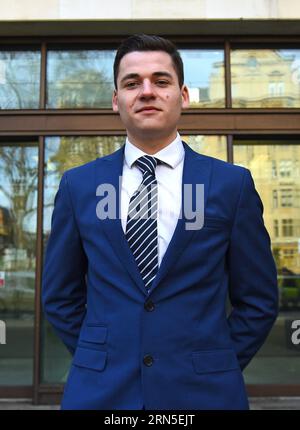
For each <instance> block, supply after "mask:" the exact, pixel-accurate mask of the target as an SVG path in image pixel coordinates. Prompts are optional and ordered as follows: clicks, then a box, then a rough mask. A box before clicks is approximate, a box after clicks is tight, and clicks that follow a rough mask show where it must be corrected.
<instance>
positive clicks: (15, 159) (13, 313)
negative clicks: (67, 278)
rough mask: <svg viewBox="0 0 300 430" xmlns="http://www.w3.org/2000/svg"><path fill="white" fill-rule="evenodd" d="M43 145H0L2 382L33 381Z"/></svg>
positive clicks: (0, 383)
mask: <svg viewBox="0 0 300 430" xmlns="http://www.w3.org/2000/svg"><path fill="white" fill-rule="evenodd" d="M37 173H38V148H37V146H36V144H35V143H32V144H31V143H21V142H20V143H14V144H1V146H0V319H1V320H3V321H4V322H5V324H6V329H7V333H6V344H5V345H1V346H0V385H32V377H33V337H34V296H35V288H34V286H35V257H36V255H35V252H36V251H35V250H36V217H37Z"/></svg>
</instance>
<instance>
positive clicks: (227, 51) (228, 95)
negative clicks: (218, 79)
mask: <svg viewBox="0 0 300 430" xmlns="http://www.w3.org/2000/svg"><path fill="white" fill-rule="evenodd" d="M224 60H225V99H226V100H225V106H226V108H231V107H232V96H231V70H230V42H229V41H228V40H226V41H225V58H224Z"/></svg>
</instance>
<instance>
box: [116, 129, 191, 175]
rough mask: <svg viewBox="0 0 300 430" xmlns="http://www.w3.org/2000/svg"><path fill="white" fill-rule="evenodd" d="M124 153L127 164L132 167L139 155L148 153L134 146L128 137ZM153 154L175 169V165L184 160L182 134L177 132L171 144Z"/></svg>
mask: <svg viewBox="0 0 300 430" xmlns="http://www.w3.org/2000/svg"><path fill="white" fill-rule="evenodd" d="M124 155H125V162H126V164H127V166H128V167H129V168H131V167H132V165H133V164H134V163H135V162H136V160H137V159H138V158H139V157H142V156H143V155H147V154H146V153H145V152H143V151H142V150H141V149H139V148H137V147H136V146H134V145H133V144H132V143H131V142H130V141H129V139H128V137H127V138H126V143H125V153H124ZM152 155H153V157H155V158H158V159H159V160H160V161H162V162H163V163H166V164H168V165H169V166H170V167H171V168H172V169H175V167H176V166H177V165H178V164H179V163H180V162H181V161H182V159H183V157H184V147H183V144H182V141H181V137H180V134H179V133H177V136H176V138H175V139H174V140H173V141H172V142H171V143H169V145H167V146H166V147H165V148H163V149H161V150H160V151H158V152H156V153H155V154H152Z"/></svg>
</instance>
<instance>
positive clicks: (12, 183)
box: [0, 146, 37, 270]
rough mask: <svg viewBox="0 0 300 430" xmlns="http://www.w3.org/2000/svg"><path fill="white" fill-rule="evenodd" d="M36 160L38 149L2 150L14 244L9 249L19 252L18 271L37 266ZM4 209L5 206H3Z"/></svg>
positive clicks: (1, 189)
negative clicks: (35, 216) (35, 264)
mask: <svg viewBox="0 0 300 430" xmlns="http://www.w3.org/2000/svg"><path fill="white" fill-rule="evenodd" d="M34 156H35V157H37V148H36V147H32V148H29V147H28V146H27V147H24V146H23V147H22V146H9V147H2V148H0V170H1V182H0V195H1V194H2V199H3V196H4V199H3V200H6V202H7V201H8V204H7V203H6V205H7V206H8V207H7V209H8V211H9V226H8V231H9V238H10V243H9V244H7V245H8V248H12V249H14V250H15V251H16V250H19V253H17V252H15V263H14V264H15V267H14V270H19V269H31V268H32V266H33V264H34V255H35V234H36V233H35V220H34V221H33V222H34V225H30V222H31V221H32V216H33V215H34V214H36V210H37V208H36V204H37V197H36V192H37V158H35V157H34ZM1 206H4V205H3V204H2V203H1ZM24 251H25V254H26V255H24ZM22 252H23V256H22V255H21V254H22ZM24 257H25V258H24ZM18 260H19V261H18ZM21 261H22V262H21ZM16 266H17V267H16Z"/></svg>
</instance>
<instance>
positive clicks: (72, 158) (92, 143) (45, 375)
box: [41, 136, 125, 383]
mask: <svg viewBox="0 0 300 430" xmlns="http://www.w3.org/2000/svg"><path fill="white" fill-rule="evenodd" d="M124 142H125V138H124V137H122V136H119V137H115V136H101V137H99V136H96V137H93V136H89V137H47V138H46V145H45V181H44V227H43V228H44V248H45V247H46V243H47V240H48V237H49V234H50V229H51V216H52V212H53V204H54V197H55V194H56V192H57V190H58V185H59V181H60V179H61V176H62V174H63V173H64V172H65V171H66V170H68V169H70V168H72V167H75V166H79V165H81V164H84V163H87V162H89V161H91V160H94V159H95V158H97V157H102V156H104V155H107V154H110V153H112V152H115V151H116V150H117V149H119V148H120V147H121V146H122V145H123V144H124ZM44 254H45V253H44ZM42 332H43V342H42V345H43V346H42V348H43V349H42V375H41V379H42V382H43V383H63V382H65V380H66V377H67V373H68V370H69V367H70V354H69V353H68V351H67V349H66V348H65V347H64V345H63V344H62V343H61V342H60V340H59V339H58V338H57V336H56V335H55V334H54V331H53V329H52V327H51V326H50V324H49V323H48V322H46V321H45V320H43V330H42Z"/></svg>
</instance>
